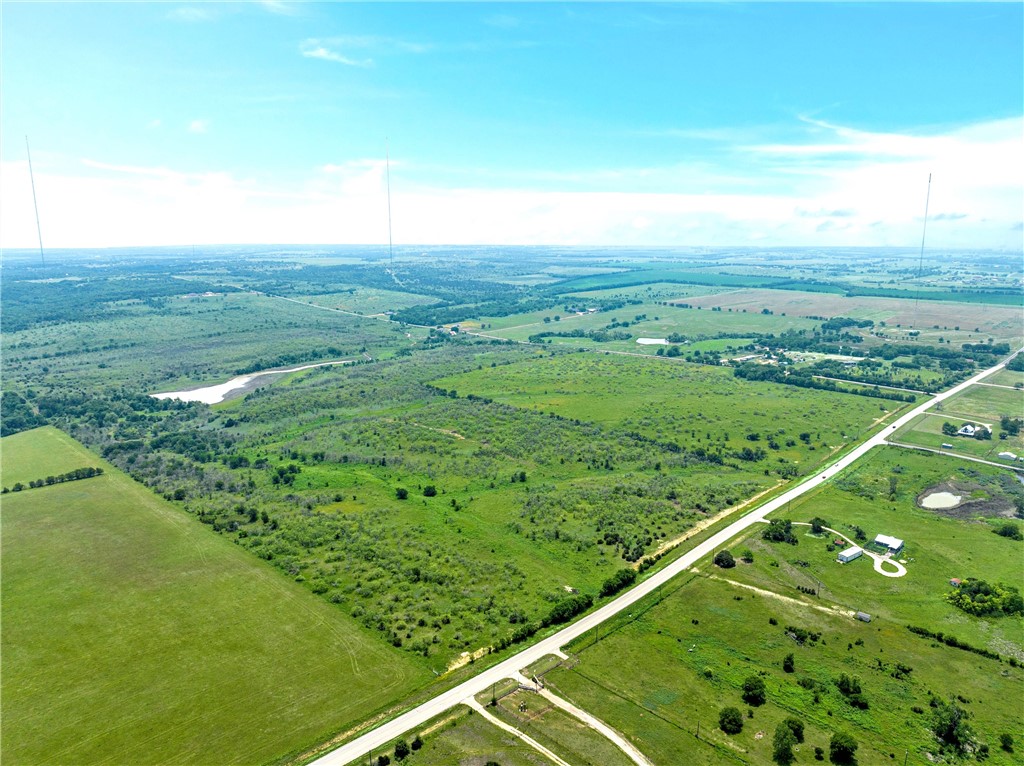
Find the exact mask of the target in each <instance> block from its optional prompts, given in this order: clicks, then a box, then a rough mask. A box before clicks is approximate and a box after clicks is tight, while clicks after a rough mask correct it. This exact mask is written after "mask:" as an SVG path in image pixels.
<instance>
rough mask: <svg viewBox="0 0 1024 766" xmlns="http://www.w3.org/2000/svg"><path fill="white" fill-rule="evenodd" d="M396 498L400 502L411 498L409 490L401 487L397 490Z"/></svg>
mask: <svg viewBox="0 0 1024 766" xmlns="http://www.w3.org/2000/svg"><path fill="white" fill-rule="evenodd" d="M395 497H397V498H398V499H399V500H405V499H406V498H407V497H409V490H407V489H406V488H405V487H399V488H398V489H396V490H395Z"/></svg>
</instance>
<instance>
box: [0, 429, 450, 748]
mask: <svg viewBox="0 0 1024 766" xmlns="http://www.w3.org/2000/svg"><path fill="white" fill-rule="evenodd" d="M2 447H3V469H4V476H5V481H6V480H8V467H10V470H11V471H13V472H18V471H22V472H24V471H25V470H26V467H25V463H26V456H28V457H29V458H31V460H32V461H33V463H32V470H34V471H36V472H39V473H43V474H47V473H60V472H63V471H65V470H68V469H69V468H74V467H79V466H82V465H95V464H97V463H99V462H102V461H99V460H98V459H97V458H96V457H95V456H94V455H92V454H91V453H89V452H88V451H86V450H85V449H84V448H82V447H80V446H78V445H76V444H75V443H74V442H73V441H72V440H70V439H69V438H68V437H67V436H65V435H63V434H62V433H60V432H59V431H56V430H54V429H50V428H46V429H39V430H35V431H32V432H25V433H23V434H19V435H17V436H15V437H11V438H9V439H4V440H3V442H2ZM104 467H105V470H106V473H105V474H104V475H103V476H101V477H97V478H92V479H86V480H81V481H75V482H70V483H67V484H60V485H55V486H52V487H44V488H40V489H33V490H26V491H24V492H21V493H16V494H11V495H5V496H4V501H3V531H4V535H3V570H2V574H3V604H4V631H3V644H2V649H3V700H2V701H3V711H4V737H3V744H2V757H3V761H4V763H5V764H48V763H75V764H90V763H133V764H156V763H185V762H193V763H217V764H229V763H261V762H267V761H273V760H276V759H277V758H279V757H280V756H282V755H284V754H286V753H288V752H290V751H293V750H296V749H299V748H302V747H304V746H306V745H309V744H310V743H312V742H314V741H318V740H319V739H321V738H326V737H327V736H329V735H330V734H331V733H333V732H336V731H338V730H339V729H343V728H344V727H346V726H348V725H353V724H356V723H359V722H361V721H362V720H364V719H365V718H367V717H368V716H369V715H370V714H372V713H373V711H374V710H376V709H378V708H380V707H382V706H387V705H389V704H390V703H392V702H394V701H396V700H398V699H401V698H402V697H403V696H405V695H407V694H409V693H410V692H411V691H413V690H414V689H416V688H418V687H421V686H423V685H425V684H426V682H427V680H428V678H429V677H430V674H429V672H428V671H427V670H426V669H425V668H424V667H423V666H422V665H420V664H419V663H417V662H416V661H415V660H414V659H413V658H412V657H410V656H408V655H406V654H403V653H401V652H396V651H393V650H392V649H391V648H390V647H386V646H384V645H382V644H381V643H380V642H378V641H377V640H375V639H374V638H373V637H372V635H371V634H370V633H368V632H365V631H364V630H363V629H362V628H360V627H358V626H357V625H355V624H354V623H353V622H352V621H351V620H350V619H349V618H347V617H346V616H344V615H342V614H341V613H340V612H339V611H338V610H337V609H336V608H334V607H332V606H331V605H329V604H327V603H325V602H323V601H321V600H319V599H316V598H314V597H312V596H311V595H310V594H309V593H308V592H307V591H306V590H305V589H303V588H301V587H300V586H298V585H297V584H295V583H290V582H288V581H287V580H286V579H284V578H282V577H281V576H280V575H279V574H278V573H277V572H274V571H273V570H272V569H271V568H269V567H267V566H266V565H265V564H263V563H261V562H258V561H257V560H255V559H253V558H252V557H251V556H249V555H248V554H246V553H244V552H243V551H241V550H240V549H239V548H238V547H236V546H234V545H232V544H230V543H229V542H228V541H227V540H226V539H224V538H222V537H220V536H217V535H212V534H210V532H209V530H208V529H206V528H204V527H203V525H201V524H199V523H198V522H197V521H195V520H194V519H192V518H189V517H187V516H185V515H184V514H182V513H181V512H180V511H179V510H178V509H175V508H173V507H171V506H170V505H169V504H168V503H166V502H164V501H163V500H161V499H159V498H157V497H156V496H155V495H153V494H152V493H150V492H149V491H148V490H147V489H145V488H143V487H142V486H140V485H139V484H137V483H135V482H133V481H132V480H131V479H129V478H128V477H126V476H124V475H123V474H121V473H120V472H119V471H117V470H116V469H114V468H112V467H111V466H109V465H106V464H104ZM339 690H344V693H339Z"/></svg>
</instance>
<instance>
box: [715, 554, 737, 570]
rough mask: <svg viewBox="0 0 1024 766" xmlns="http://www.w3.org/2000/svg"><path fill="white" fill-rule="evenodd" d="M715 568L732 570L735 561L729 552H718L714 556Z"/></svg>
mask: <svg viewBox="0 0 1024 766" xmlns="http://www.w3.org/2000/svg"><path fill="white" fill-rule="evenodd" d="M715 566H718V567H721V568H722V569H732V568H733V567H734V566H736V559H734V558H733V557H732V554H731V553H729V551H719V552H718V553H716V554H715Z"/></svg>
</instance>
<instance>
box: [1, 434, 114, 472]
mask: <svg viewBox="0 0 1024 766" xmlns="http://www.w3.org/2000/svg"><path fill="white" fill-rule="evenodd" d="M44 434H45V436H44ZM0 461H2V462H0V466H2V469H0V473H2V474H3V477H2V479H0V481H2V483H3V485H4V486H5V487H10V486H13V485H14V484H16V483H17V482H21V483H22V484H28V483H29V482H30V481H33V480H34V479H45V478H46V477H47V476H51V475H52V476H57V475H59V474H62V473H67V472H68V471H73V470H75V469H76V468H86V467H88V466H93V467H97V466H100V465H104V463H103V461H102V460H100V459H99V458H98V457H96V455H94V454H92V453H91V452H89V451H88V450H83V449H82V446H81V445H80V444H78V442H76V441H74V440H73V439H71V438H69V437H67V436H65V435H64V434H63V433H61V432H60V431H57V430H56V429H52V428H47V429H41V430H36V431H23V432H22V433H20V434H14V435H13V436H8V437H6V438H4V439H0Z"/></svg>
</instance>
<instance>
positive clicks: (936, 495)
mask: <svg viewBox="0 0 1024 766" xmlns="http://www.w3.org/2000/svg"><path fill="white" fill-rule="evenodd" d="M961 500H963V497H961V496H960V495H954V494H953V493H952V492H932V493H931V494H930V495H926V496H924V497H922V498H921V507H922V508H932V509H936V508H938V509H942V508H956V507H957V506H958V505H960V501H961Z"/></svg>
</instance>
